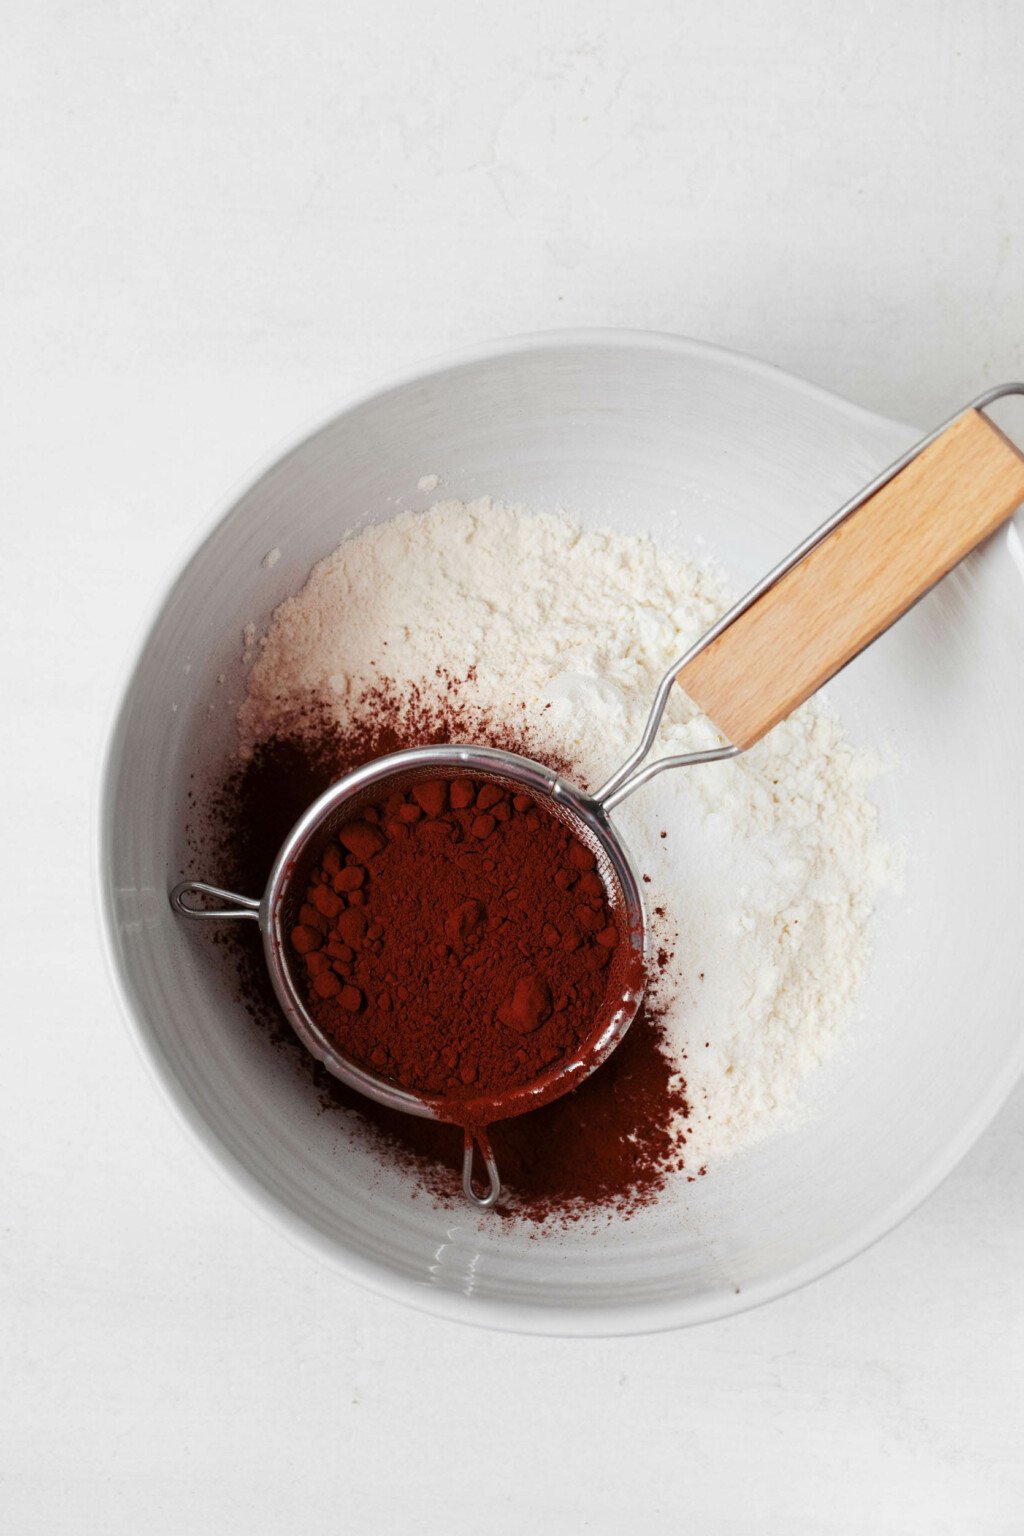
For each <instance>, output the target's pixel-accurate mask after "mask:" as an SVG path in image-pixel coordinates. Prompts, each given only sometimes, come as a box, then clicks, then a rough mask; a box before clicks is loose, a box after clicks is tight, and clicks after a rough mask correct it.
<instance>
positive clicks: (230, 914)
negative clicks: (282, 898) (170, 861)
mask: <svg viewBox="0 0 1024 1536" xmlns="http://www.w3.org/2000/svg"><path fill="white" fill-rule="evenodd" d="M186 896H215V897H216V898H217V900H218V901H230V902H231V903H232V905H231V906H230V907H193V906H191V905H190V904H189V903H188V902H187V901H186V900H185V897H186ZM171 906H172V907H173V908H174V910H175V912H178V913H180V915H181V916H182V917H192V918H196V919H198V920H199V921H200V922H223V921H224V920H225V919H230V918H236V917H248V918H255V919H256V921H257V922H259V920H260V903H259V898H258V897H256V896H239V895H238V893H237V892H236V891H225V890H223V889H222V887H221V886H219V885H207V883H206V881H205V880H179V882H178V884H177V885H176V886H175V887H174V889H173V890H172V892H171Z"/></svg>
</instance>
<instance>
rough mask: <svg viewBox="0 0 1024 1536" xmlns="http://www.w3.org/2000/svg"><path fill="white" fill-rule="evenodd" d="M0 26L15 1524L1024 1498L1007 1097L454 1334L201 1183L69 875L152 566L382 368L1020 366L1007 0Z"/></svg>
mask: <svg viewBox="0 0 1024 1536" xmlns="http://www.w3.org/2000/svg"><path fill="white" fill-rule="evenodd" d="M2 32H3V42H2V46H0V207H2V210H3V213H2V218H0V305H2V310H3V315H2V329H0V335H2V344H0V386H2V400H3V408H2V422H3V432H2V446H0V477H2V478H0V497H2V503H0V505H2V512H0V517H2V522H0V547H2V551H3V556H4V570H5V590H4V598H3V603H2V604H0V634H2V646H3V650H2V660H0V667H2V676H3V688H4V703H5V716H6V718H7V719H11V718H13V720H14V722H15V729H14V732H13V736H12V734H11V733H10V732H9V731H6V732H5V733H4V749H3V753H2V758H0V775H2V778H0V787H2V790H3V805H4V816H3V821H2V832H0V838H2V855H3V870H4V875H5V878H4V880H3V881H2V882H0V902H2V904H3V907H2V913H0V936H2V943H3V946H4V951H5V959H4V966H3V980H4V992H5V1001H4V1005H3V1010H2V1012H3V1020H4V1027H3V1049H4V1075H3V1081H4V1089H3V1109H2V1112H0V1155H2V1158H3V1163H2V1167H3V1176H2V1182H0V1529H2V1530H3V1531H4V1532H5V1533H6V1532H8V1531H9V1532H11V1533H17V1536H21V1533H36V1532H40V1533H44V1532H45V1533H47V1536H51V1533H55V1532H65V1531H68V1532H75V1533H78V1532H88V1533H92V1532H97V1533H99V1532H102V1533H103V1536H114V1533H117V1536H119V1533H122V1532H123V1533H132V1536H135V1533H138V1532H145V1533H146V1536H163V1533H168V1536H185V1533H189V1536H191V1533H192V1532H202V1533H206V1532H216V1533H220V1532H244V1533H246V1536H261V1533H263V1532H288V1533H291V1532H299V1531H301V1532H304V1533H305V1532H311V1533H320V1532H332V1533H333V1532H335V1531H343V1530H349V1531H372V1532H374V1533H382V1536H387V1533H391V1532H402V1533H404V1532H407V1531H412V1532H419V1531H422V1532H425V1533H433V1532H442V1531H444V1532H448V1531H452V1530H465V1529H471V1528H472V1529H481V1530H483V1531H489V1532H494V1533H499V1536H500V1533H505V1532H519V1531H520V1530H521V1529H523V1528H526V1529H529V1530H535V1531H538V1532H547V1531H549V1530H550V1531H570V1530H585V1531H588V1532H600V1533H603V1532H620V1531H643V1532H662V1531H665V1532H677V1531H682V1530H686V1531H688V1532H692V1533H695V1536H702V1533H704V1532H711V1533H715V1536H719V1533H725V1536H729V1533H733V1532H737V1533H745V1532H748V1531H757V1532H767V1533H775V1532H778V1533H783V1536H803V1533H807V1536H822V1533H824V1536H829V1533H847V1532H849V1533H851V1536H852V1533H857V1536H862V1533H865V1532H870V1533H890V1532H891V1533H918V1532H920V1533H928V1536H933V1533H950V1536H954V1533H955V1536H962V1533H969V1532H1000V1533H1019V1532H1021V1531H1022V1530H1024V1460H1022V1457H1021V1446H1022V1442H1024V1395H1022V1385H1021V1383H1022V1377H1024V1297H1022V1287H1021V1280H1020V1277H1021V1274H1022V1272H1024V1199H1022V1195H1024V1189H1022V1183H1024V1180H1022V1170H1024V1096H1022V1095H1021V1094H1020V1093H1018V1095H1017V1097H1016V1098H1015V1100H1014V1101H1013V1102H1012V1103H1011V1104H1010V1106H1009V1107H1008V1108H1007V1109H1006V1110H1005V1111H1004V1112H1003V1114H1002V1115H1001V1117H1000V1119H999V1121H998V1122H997V1124H996V1125H995V1126H994V1127H993V1129H992V1130H991V1131H990V1132H989V1134H988V1135H987V1136H986V1137H985V1139H984V1140H983V1142H982V1143H981V1144H980V1145H979V1146H978V1147H977V1148H976V1150H975V1151H974V1153H973V1154H972V1155H971V1156H970V1157H969V1158H968V1160H967V1162H966V1163H965V1164H964V1165H963V1167H962V1168H961V1169H960V1170H959V1172H958V1173H957V1174H956V1175H955V1176H954V1177H953V1178H952V1179H951V1180H950V1181H949V1182H948V1183H947V1184H946V1185H945V1187H944V1188H943V1189H942V1190H941V1191H940V1192H939V1193H938V1194H937V1195H936V1196H935V1197H934V1198H933V1199H932V1200H931V1202H930V1203H929V1204H928V1205H927V1206H926V1208H925V1209H923V1210H922V1211H921V1212H919V1213H918V1215H916V1216H915V1217H914V1218H913V1219H912V1220H911V1221H909V1222H908V1223H907V1224H906V1225H905V1226H904V1227H903V1228H902V1229H901V1230H900V1231H898V1232H897V1233H896V1234H895V1235H893V1236H892V1237H890V1238H889V1239H888V1240H887V1241H885V1242H884V1243H883V1244H881V1245H880V1246H879V1247H878V1248H876V1249H875V1250H873V1251H872V1252H871V1253H869V1254H868V1255H866V1256H865V1257H863V1258H861V1259H860V1260H858V1261H857V1262H856V1263H854V1264H852V1265H850V1266H849V1267H848V1268H847V1269H846V1270H845V1271H843V1272H842V1273H840V1274H837V1275H834V1276H832V1277H831V1278H830V1279H828V1280H825V1281H823V1282H821V1283H820V1284H818V1285H817V1286H815V1287H814V1288H812V1289H811V1290H809V1291H807V1292H804V1293H802V1294H800V1295H797V1296H793V1297H791V1298H789V1299H788V1300H785V1301H783V1302H779V1303H777V1304H775V1305H774V1306H772V1307H770V1308H768V1309H765V1310H763V1311H761V1312H758V1313H754V1314H750V1315H747V1316H744V1317H740V1318H737V1319H735V1320H734V1321H731V1322H728V1323H724V1324H717V1325H714V1326H711V1327H708V1328H705V1329H703V1330H698V1331H696V1332H691V1333H685V1334H674V1335H667V1336H663V1337H659V1338H653V1339H634V1340H623V1341H597V1342H590V1343H588V1342H575V1343H569V1342H567V1343H559V1342H558V1341H539V1340H530V1339H522V1338H508V1337H499V1336H491V1335H484V1334H480V1333H477V1332H474V1331H470V1330H464V1329H459V1328H456V1327H452V1326H450V1325H444V1324H441V1323H438V1322H435V1321H432V1320H431V1319H429V1318H424V1317H420V1316H418V1315H415V1314H412V1313H408V1312H405V1311H402V1310H400V1309H397V1308H396V1307H394V1306H392V1305H389V1304H386V1303H383V1302H380V1301H377V1300H376V1299H374V1298H373V1297H371V1296H368V1295H364V1294H362V1293H361V1292H358V1291H356V1290H354V1289H352V1288H350V1287H348V1286H346V1285H345V1283H344V1282H342V1281H340V1280H339V1279H337V1278H336V1277H335V1276H333V1275H332V1274H330V1273H327V1272H325V1271H322V1270H320V1269H318V1268H317V1267H316V1266H315V1265H314V1264H313V1262H312V1261H310V1260H309V1259H307V1258H306V1257H304V1256H303V1255H301V1254H299V1253H297V1252H294V1251H293V1250H292V1249H291V1248H290V1247H288V1246H287V1245H286V1243H285V1242H284V1240H283V1239H281V1238H280V1237H279V1236H277V1234H276V1233H275V1232H273V1231H271V1230H269V1229H267V1228H264V1227H263V1226H262V1225H261V1224H260V1223H259V1222H258V1221H257V1220H256V1219H255V1218H253V1217H252V1216H251V1215H250V1214H249V1213H248V1211H247V1210H245V1209H244V1208H243V1207H242V1206H241V1205H240V1204H239V1203H238V1202H237V1201H236V1199H235V1197H234V1196H233V1195H232V1194H231V1193H230V1192H229V1191H228V1190H227V1189H226V1188H225V1187H222V1185H221V1184H220V1183H219V1182H218V1181H217V1179H216V1178H215V1176H214V1175H213V1174H212V1173H211V1172H210V1171H209V1170H208V1168H207V1166H206V1164H205V1163H204V1162H203V1161H201V1159H200V1157H199V1155H198V1153H197V1152H196V1151H195V1149H194V1148H193V1146H192V1145H191V1143H190V1142H188V1141H186V1140H185V1138H184V1136H183V1135H182V1133H181V1132H180V1131H179V1130H178V1129H177V1127H176V1125H175V1124H174V1123H172V1121H171V1119H170V1117H169V1116H168V1114H167V1112H166V1111H165V1110H164V1108H163V1106H162V1105H161V1104H160V1102H159V1101H158V1099H157V1097H156V1094H155V1093H154V1091H153V1089H152V1088H151V1087H150V1085H149V1083H148V1082H147V1080H146V1078H145V1077H144V1076H143V1073H142V1070H141V1068H140V1066H139V1064H138V1062H137V1061H136V1059H135V1057H134V1054H133V1051H132V1048H131V1045H130V1043H129V1041H128V1039H127V1036H126V1033H125V1031H124V1029H123V1027H122V1025H121V1023H120V1021H119V1020H118V1019H117V1018H116V1017H115V1014H114V1009H113V1005H112V1002H111V1000H110V997H109V994H108V992H107V988H106V983H105V979H104V976H103V973H102V968H101V964H100V961H99V958H98V954H97V941H96V937H95V930H94V926H93V917H92V914H91V911H90V891H89V883H88V876H87V860H88V843H89V831H88V821H89V796H90V789H91V785H90V782H89V781H90V778H91V775H92V773H93V767H94V760H95V757H96V752H97V746H98V740H99V735H100V729H101V723H102V721H103V718H104V716H105V713H106V709H107V706H108V704H109V701H110V694H111V688H112V680H113V676H114V674H115V672H116V670H117V668H118V667H119V666H120V664H121V662H122V660H123V658H124V655H125V652H126V650H127V648H128V646H129V644H130V641H131V637H132V635H133V633H134V630H135V627H136V625H137V623H138V621H139V619H140V617H141V615H142V612H143V610H144V608H145V606H146V604H147V602H148V601H149V599H150V597H151V595H152V592H153V591H154V589H155V588H156V586H157V585H159V583H160V582H161V581H162V579H163V577H164V575H165V573H166V570H167V568H168V564H169V561H170V559H171V557H172V555H174V554H176V552H177V551H178V550H179V549H180V548H181V546H182V544H183V542H184V541H185V539H186V537H187V535H188V532H189V530H190V529H191V527H192V526H193V525H194V524H195V523H196V521H197V520H198V519H199V518H200V517H201V515H202V513H203V511H204V509H205V508H206V507H207V506H208V505H209V504H210V503H211V502H212V501H213V500H215V499H216V498H217V497H218V496H219V495H220V494H221V492H222V491H223V490H224V488H225V486H226V485H227V484H228V483H230V482H231V481H232V480H233V479H234V478H235V477H236V476H237V475H238V474H239V473H240V472H241V471H242V470H243V469H244V468H245V467H246V466H247V465H248V463H249V462H250V461H251V460H252V459H253V458H255V457H257V456H259V455H261V454H262V453H263V451H264V450H265V449H266V448H267V447H268V445H269V444H271V443H273V441H275V440H276V439H277V438H279V437H280V436H281V435H282V434H283V433H285V432H287V431H289V430H291V428H292V427H294V426H295V425H296V423H298V422H300V421H301V420H302V419H303V418H305V417H306V416H308V415H309V414H311V413H313V414H318V413H323V411H325V410H326V409H327V408H328V407H329V406H330V405H331V404H333V403H334V402H336V401H338V400H340V399H341V398H342V397H344V395H345V394H346V392H347V391H349V390H350V389H351V388H354V387H359V386H362V385H364V384H365V383H366V382H368V381H369V380H370V379H372V378H373V377H374V376H375V375H376V374H378V373H381V372H386V371H387V370H389V369H391V368H392V367H393V366H396V365H401V364H405V363H407V362H409V361H412V360H414V359H416V358H417V357H419V356H421V355H423V354H428V353H431V352H434V351H437V350H443V349H445V348H447V347H449V346H452V345H455V344H459V343H462V342H467V341H471V340H477V339H481V338H483V337H486V336H489V335H496V334H500V333H503V332H510V331H520V330H532V329H538V328H543V327H548V326H558V325H575V324H617V325H618V324H621V325H638V326H650V327H655V328H663V329H668V330H673V331H679V332H683V333H687V334H691V335H696V336H701V337H705V338H707V339H709V340H714V341H718V342H722V343H726V344H728V345H732V346H735V347H738V348H741V349H744V350H747V351H750V352H753V353H756V354H758V355H760V356H763V357H767V358H769V359H771V360H773V361H775V362H777V363H780V364H782V365H783V366H785V367H788V368H791V369H792V370H794V371H796V372H798V373H802V374H805V375H807V376H809V377H811V378H813V379H815V380H817V381H818V382H819V383H822V384H825V385H827V386H830V387H832V388H834V389H836V390H837V391H839V392H841V393H844V394H846V395H849V396H851V397H852V398H854V399H857V400H859V401H861V402H863V403H864V404H866V405H868V406H872V407H874V408H876V409H878V410H881V411H886V412H889V413H890V414H893V415H897V416H900V417H902V418H904V419H906V420H911V421H917V422H918V423H920V424H922V425H930V424H932V422H933V421H934V420H935V419H936V418H937V417H939V416H941V415H943V414H945V413H946V412H947V411H948V410H949V409H951V408H953V407H954V406H955V405H957V404H959V403H960V401H961V400H962V399H963V398H964V397H965V396H967V395H970V394H973V393H974V392H975V391H977V390H978V389H980V388H981V387H982V386H983V385H984V384H986V383H989V382H992V381H994V380H997V379H1000V378H1002V377H1004V376H1008V375H1010V374H1017V375H1020V374H1021V372H1022V371H1024V245H1022V239H1024V177H1022V171H1021V167H1022V164H1024V160H1022V154H1024V150H1022V146H1024V90H1022V78H1024V70H1022V65H1024V12H1022V9H1021V7H1020V6H1019V5H1016V4H1014V3H1013V0H1006V3H985V0H971V3H967V4H960V5H953V4H950V3H940V0H931V3H921V0H916V3H906V0H904V3H901V4H899V5H882V4H872V3H870V0H860V3H856V4H850V3H845V0H844V3H833V4H826V3H824V0H823V3H797V0H785V3H780V0H774V3H773V0H750V3H737V0H715V3H714V4H708V3H706V0H704V3H701V4H692V3H680V0H657V3H646V4H644V3H636V0H586V3H582V0H569V3H566V0H556V3H552V0H545V3H538V0H516V3H511V0H506V3H504V4H498V3H493V0H492V3H486V0H472V3H468V0H438V3H435V4H431V5H428V4H424V3H422V0H404V3H400V4H395V3H392V0H372V3H366V0H335V3H329V0H287V3H286V0H259V3H256V4H254V3H252V0H246V3H242V0H221V3H217V0H214V3H212V4H211V3H209V0H202V3H200V0H189V3H182V4H175V3H171V0H122V3H119V4H114V3H111V0H92V3H90V4H86V5H83V4H81V3H78V0H75V3H72V0H64V3H52V0H7V3H6V4H5V5H4V7H3V18H2ZM8 951H9V952H8ZM328 1331H329V1332H330V1333H331V1335H332V1336H333V1337H332V1338H331V1341H330V1342H326V1341H325V1340H326V1336H327V1333H328Z"/></svg>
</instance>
